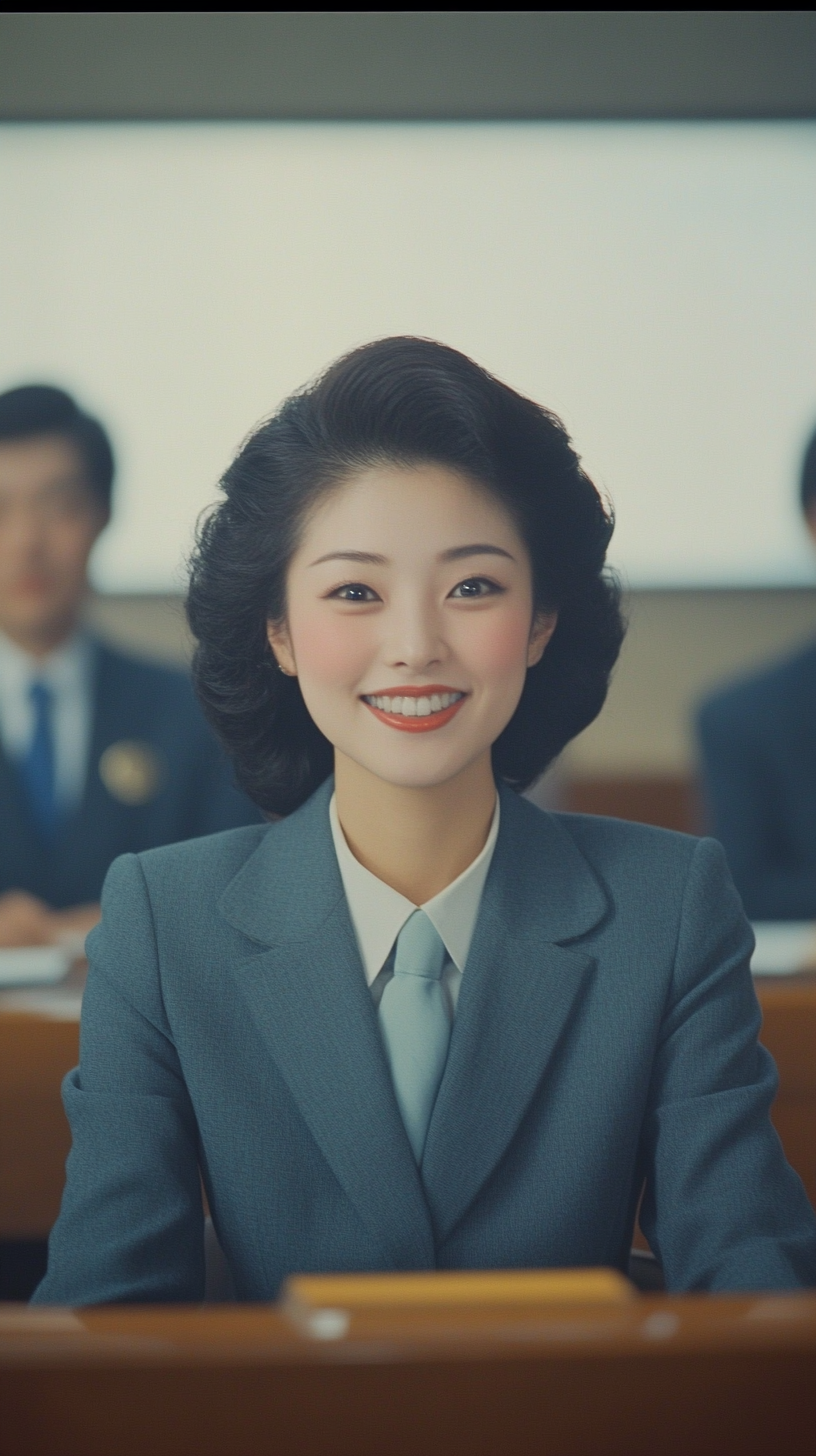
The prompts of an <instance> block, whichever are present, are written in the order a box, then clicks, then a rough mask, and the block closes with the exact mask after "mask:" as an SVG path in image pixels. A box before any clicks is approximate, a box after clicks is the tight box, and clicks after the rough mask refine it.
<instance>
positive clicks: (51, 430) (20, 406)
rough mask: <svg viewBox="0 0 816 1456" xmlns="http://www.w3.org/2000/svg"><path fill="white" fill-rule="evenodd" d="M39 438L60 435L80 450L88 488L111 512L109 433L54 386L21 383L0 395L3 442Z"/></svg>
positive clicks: (111, 454) (0, 439) (1, 437)
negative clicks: (39, 436)
mask: <svg viewBox="0 0 816 1456" xmlns="http://www.w3.org/2000/svg"><path fill="white" fill-rule="evenodd" d="M37 435H61V436H62V437H63V438H64V439H66V440H70V441H71V443H72V444H73V445H74V446H75V448H76V449H77V450H78V452H79V454H80V457H81V459H82V461H83V464H84V466H85V477H86V479H87V482H88V486H89V488H90V490H91V491H92V492H93V494H94V495H95V496H96V499H97V501H98V503H99V504H100V505H101V506H102V508H103V510H105V511H109V510H110V503H111V489H112V487H113V473H114V459H113V449H112V447H111V442H110V440H109V438H108V435H107V432H106V431H105V430H104V429H103V427H102V425H100V423H99V421H98V420H95V419H94V418H93V416H92V415H86V414H85V411H84V410H81V409H80V407H79V405H78V404H77V402H76V400H74V399H72V398H71V396H70V394H66V392H65V390H64V389H57V388H56V386H55V385H53V384H20V385H18V386H17V388H16V389H7V390H6V392H5V394H0V443H2V441H4V440H26V439H30V438H33V437H35V436H37Z"/></svg>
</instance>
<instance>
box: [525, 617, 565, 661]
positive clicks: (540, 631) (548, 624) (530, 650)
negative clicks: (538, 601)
mask: <svg viewBox="0 0 816 1456" xmlns="http://www.w3.org/2000/svg"><path fill="white" fill-rule="evenodd" d="M557 624H558V613H557V612H537V613H536V615H535V617H534V618H533V628H532V631H531V633H530V641H529V643H528V646H527V666H528V667H535V665H536V663H537V662H540V661H541V659H542V657H543V656H544V649H545V647H546V646H547V643H548V642H549V640H550V638H551V637H552V634H553V632H554V631H555V629H556V626H557Z"/></svg>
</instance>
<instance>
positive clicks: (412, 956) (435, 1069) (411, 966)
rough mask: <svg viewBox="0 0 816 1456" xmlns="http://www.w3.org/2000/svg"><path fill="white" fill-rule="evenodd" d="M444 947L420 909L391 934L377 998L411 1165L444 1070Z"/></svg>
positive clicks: (421, 1144)
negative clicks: (391, 949)
mask: <svg viewBox="0 0 816 1456" xmlns="http://www.w3.org/2000/svg"><path fill="white" fill-rule="evenodd" d="M444 964H445V946H444V944H443V941H442V939H441V937H440V935H439V933H438V931H437V930H436V929H435V927H434V926H433V925H432V923H431V921H430V920H429V919H428V916H427V915H426V914H425V911H424V910H415V911H414V913H413V915H412V916H411V917H410V919H409V920H406V922H405V924H404V925H403V927H402V930H401V931H400V933H399V935H398V936H397V953H396V957H395V960H394V975H393V977H392V979H391V980H390V981H389V982H388V984H387V986H386V988H385V990H384V991H383V994H382V1000H381V1001H380V1012H379V1015H380V1028H381V1030H382V1035H383V1040H384V1041H385V1049H386V1053H387V1055H388V1060H389V1062H390V1064H391V1076H392V1077H393V1080H394V1091H395V1092H396V1094H397V1102H398V1104H399V1110H400V1112H401V1113H402V1120H403V1122H404V1123H405V1131H406V1132H407V1134H408V1139H409V1141H410V1144H411V1147H412V1148H413V1150H414V1157H415V1158H416V1160H417V1164H419V1163H421V1161H422V1151H423V1149H424V1147H425V1138H426V1136H427V1132H428V1123H429V1122H430V1120H431V1113H432V1112H433V1105H434V1102H435V1101H436V1094H437V1092H438V1091H439V1083H440V1082H441V1081H442V1073H443V1072H444V1070H445V1059H446V1057H447V1055H448V1043H449V1041H450V1033H451V1024H450V1015H449V1012H448V1006H447V1002H446V999H445V992H444V990H443V987H442V982H441V980H440V977H441V975H442V967H443V965H444Z"/></svg>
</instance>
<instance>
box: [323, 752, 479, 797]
mask: <svg viewBox="0 0 816 1456" xmlns="http://www.w3.org/2000/svg"><path fill="white" fill-rule="evenodd" d="M485 752H488V753H489V748H488V749H487V750H485V749H484V748H483V747H481V746H480V747H479V748H478V749H476V750H475V751H473V750H471V751H470V752H468V751H467V750H463V751H460V752H458V753H450V752H448V753H440V752H438V751H437V752H428V751H427V749H426V748H423V751H422V752H420V753H415V752H410V751H409V752H404V751H400V752H397V753H393V754H381V753H379V754H373V753H372V754H370V755H369V754H366V755H365V756H364V755H362V754H361V753H360V752H359V748H358V749H357V751H356V752H354V753H352V754H344V756H345V757H347V758H351V760H352V762H353V763H354V764H356V766H357V768H358V769H363V770H364V772H365V773H366V774H370V775H371V777H372V778H374V779H379V780H380V782H381V783H383V784H389V785H390V786H391V787H392V788H400V789H417V790H420V789H436V788H439V787H440V785H442V784H447V783H450V782H451V780H452V779H455V778H458V777H459V775H460V774H463V773H465V772H466V771H467V770H468V769H470V768H472V766H473V763H474V761H475V760H476V759H479V758H481V757H482V756H483V754H484V753H485Z"/></svg>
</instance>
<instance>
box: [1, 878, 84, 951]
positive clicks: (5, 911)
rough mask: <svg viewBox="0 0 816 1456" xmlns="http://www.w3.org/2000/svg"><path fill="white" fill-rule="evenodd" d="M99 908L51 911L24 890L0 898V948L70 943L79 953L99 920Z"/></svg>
mask: <svg viewBox="0 0 816 1456" xmlns="http://www.w3.org/2000/svg"><path fill="white" fill-rule="evenodd" d="M99 915H100V910H99V906H98V905H73V906H72V907H71V909H70V910H52V909H51V907H50V905H46V903H45V901H44V900H38V899H37V898H36V896H35V895H28V894H26V892H25V891H24V890H8V891H7V892H6V894H5V895H0V947H4V946H5V947H10V946H23V945H59V944H66V943H67V944H69V945H71V947H72V948H76V950H77V953H78V954H81V949H80V947H81V943H82V941H83V939H84V937H85V936H86V935H87V933H88V931H89V930H92V929H93V927H94V926H95V925H96V922H97V921H98V919H99Z"/></svg>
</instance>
